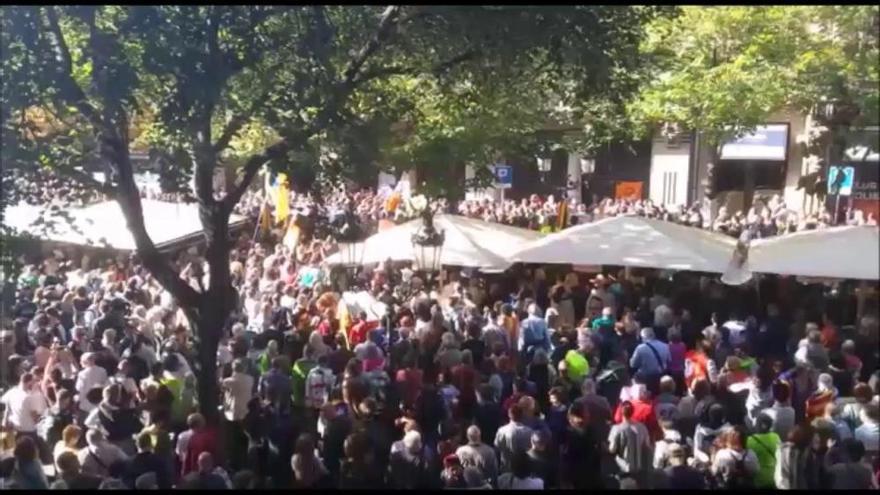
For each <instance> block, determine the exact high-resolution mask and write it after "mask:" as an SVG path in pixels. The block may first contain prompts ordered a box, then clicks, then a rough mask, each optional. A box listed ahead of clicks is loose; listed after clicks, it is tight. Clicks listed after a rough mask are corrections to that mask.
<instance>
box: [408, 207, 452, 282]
mask: <svg viewBox="0 0 880 495" xmlns="http://www.w3.org/2000/svg"><path fill="white" fill-rule="evenodd" d="M445 241H446V233H445V232H444V231H442V230H439V231H438V230H437V229H436V228H435V227H434V212H433V211H431V207H430V206H425V209H424V210H422V227H421V228H420V229H419V230H418V231H417V232H416V233H415V234H413V236H412V245H413V255H414V258H415V263H416V269H417V270H419V271H421V272H424V273H425V274H426V275H427V276H428V277H429V278H431V277H432V276H433V275H434V274H435V273H437V272H439V271H440V265H441V261H440V256H441V254H442V253H443V243H444V242H445Z"/></svg>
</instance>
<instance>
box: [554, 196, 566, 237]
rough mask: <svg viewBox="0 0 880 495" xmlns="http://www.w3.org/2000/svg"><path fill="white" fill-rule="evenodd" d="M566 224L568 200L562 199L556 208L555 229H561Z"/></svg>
mask: <svg viewBox="0 0 880 495" xmlns="http://www.w3.org/2000/svg"><path fill="white" fill-rule="evenodd" d="M567 225H568V201H567V200H565V199H563V200H562V201H560V202H559V206H558V207H557V208H556V230H563V229H564V228H565V227H566V226H567Z"/></svg>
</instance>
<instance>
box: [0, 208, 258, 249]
mask: <svg viewBox="0 0 880 495" xmlns="http://www.w3.org/2000/svg"><path fill="white" fill-rule="evenodd" d="M141 205H142V207H143V212H144V225H145V227H146V229H147V232H148V233H149V234H150V238H151V239H152V240H153V243H155V244H156V246H157V247H158V248H160V249H162V248H163V247H165V246H171V245H173V244H175V243H178V242H181V241H182V240H184V239H187V238H190V237H192V236H199V235H202V223H201V220H199V206H198V204H196V203H190V204H180V203H170V202H166V201H156V200H151V199H143V200H141ZM64 211H65V212H67V213H68V214H69V216H70V221H69V222H68V221H67V220H65V219H64V218H62V217H60V216H57V215H56V214H53V212H51V211H46V212H45V213H44V207H42V206H31V205H25V204H20V205H17V206H12V207H9V208H8V209H7V210H6V218H4V221H5V222H6V223H7V225H9V226H11V227H13V228H15V229H16V230H18V231H22V232H31V233H32V234H33V235H34V236H35V237H38V238H40V239H42V240H47V241H54V242H61V243H65V244H76V245H82V246H95V247H109V248H113V249H116V250H120V251H134V250H136V249H137V246H136V245H135V242H134V238H133V237H132V234H131V232H130V231H129V230H128V222H127V221H126V219H125V216H124V215H123V214H122V210H121V209H120V208H119V205H118V204H117V203H116V202H115V201H105V202H102V203H96V204H93V205H89V206H85V207H80V208H65V209H64ZM41 215H44V217H45V218H46V219H47V220H49V221H51V222H52V223H53V225H52V226H51V228H41V227H38V226H35V225H33V223H34V221H35V220H36V219H37V218H39V217H40V216H41ZM244 221H245V218H244V217H241V216H239V215H230V217H229V225H230V226H238V225H241V224H243V223H244Z"/></svg>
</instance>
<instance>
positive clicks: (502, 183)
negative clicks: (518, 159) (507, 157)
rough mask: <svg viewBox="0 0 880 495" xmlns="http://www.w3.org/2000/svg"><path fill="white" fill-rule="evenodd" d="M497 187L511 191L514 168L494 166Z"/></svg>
mask: <svg viewBox="0 0 880 495" xmlns="http://www.w3.org/2000/svg"><path fill="white" fill-rule="evenodd" d="M492 170H493V172H494V173H495V187H499V188H502V189H510V188H511V187H513V167H511V166H510V165H493V166H492Z"/></svg>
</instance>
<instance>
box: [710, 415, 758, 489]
mask: <svg viewBox="0 0 880 495" xmlns="http://www.w3.org/2000/svg"><path fill="white" fill-rule="evenodd" d="M746 436H747V433H746V431H745V428H743V427H742V426H736V427H734V428H733V429H732V430H730V431H728V432H727V433H726V434H725V435H724V438H723V440H722V442H721V443H722V445H723V447H722V448H721V449H720V450H718V451H717V452H716V453H715V458H714V459H713V460H712V474H713V476H714V477H715V482H716V484H717V485H718V486H719V487H720V488H724V489H728V490H735V489H750V488H753V487H754V479H755V476H756V475H757V474H758V471H759V470H760V464H759V463H758V457H757V456H756V455H755V453H754V452H753V451H751V450H749V449H748V448H746Z"/></svg>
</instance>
